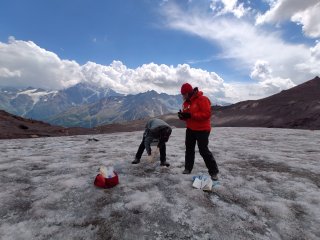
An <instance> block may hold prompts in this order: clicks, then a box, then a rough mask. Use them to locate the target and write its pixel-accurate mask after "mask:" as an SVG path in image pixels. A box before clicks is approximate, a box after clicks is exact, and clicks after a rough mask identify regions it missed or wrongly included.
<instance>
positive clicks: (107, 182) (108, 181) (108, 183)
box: [94, 172, 119, 188]
mask: <svg viewBox="0 0 320 240" xmlns="http://www.w3.org/2000/svg"><path fill="white" fill-rule="evenodd" d="M113 173H114V176H113V177H111V178H105V177H103V176H102V175H101V174H98V175H97V176H96V179H95V180H94V185H96V186H97V187H101V188H112V187H114V186H116V185H118V184H119V177H118V174H117V173H116V172H113Z"/></svg>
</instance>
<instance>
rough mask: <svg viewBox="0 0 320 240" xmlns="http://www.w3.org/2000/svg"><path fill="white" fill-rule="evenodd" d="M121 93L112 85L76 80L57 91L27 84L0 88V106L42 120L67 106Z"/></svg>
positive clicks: (11, 111) (13, 112) (14, 112)
mask: <svg viewBox="0 0 320 240" xmlns="http://www.w3.org/2000/svg"><path fill="white" fill-rule="evenodd" d="M109 96H121V94H119V93H116V92H114V91H113V90H112V89H108V88H101V87H96V86H93V85H89V84H85V83H79V84H77V85H75V86H72V87H70V88H67V89H63V90H60V91H48V90H43V89H35V88H31V87H29V88H27V89H14V88H2V89H0V108H1V109H3V110H5V111H7V112H10V113H12V114H16V115H19V116H23V117H27V118H32V119H37V120H45V119H47V118H49V117H51V116H54V115H57V114H59V113H61V112H63V111H66V110H67V109H68V108H71V107H74V106H79V105H82V104H90V103H94V102H96V101H99V100H100V99H102V98H104V97H109Z"/></svg>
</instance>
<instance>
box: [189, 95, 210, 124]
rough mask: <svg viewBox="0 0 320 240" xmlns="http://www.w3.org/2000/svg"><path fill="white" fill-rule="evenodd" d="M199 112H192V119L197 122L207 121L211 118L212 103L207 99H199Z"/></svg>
mask: <svg viewBox="0 0 320 240" xmlns="http://www.w3.org/2000/svg"><path fill="white" fill-rule="evenodd" d="M197 104H198V107H199V110H198V111H197V112H191V118H192V119H195V120H199V121H202V120H207V119H208V118H210V117H211V102H210V100H209V99H208V98H207V97H201V98H199V99H198V102H197Z"/></svg>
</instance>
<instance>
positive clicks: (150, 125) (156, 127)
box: [143, 118, 172, 155]
mask: <svg viewBox="0 0 320 240" xmlns="http://www.w3.org/2000/svg"><path fill="white" fill-rule="evenodd" d="M164 128H167V129H169V131H170V133H171V130H172V129H171V127H170V125H169V124H168V123H166V122H165V121H163V120H161V119H158V118H153V119H150V120H149V121H148V122H147V124H146V130H145V131H144V134H143V137H144V146H145V148H146V151H147V153H148V155H150V154H151V143H152V141H153V140H155V139H156V140H160V137H161V130H162V129H164Z"/></svg>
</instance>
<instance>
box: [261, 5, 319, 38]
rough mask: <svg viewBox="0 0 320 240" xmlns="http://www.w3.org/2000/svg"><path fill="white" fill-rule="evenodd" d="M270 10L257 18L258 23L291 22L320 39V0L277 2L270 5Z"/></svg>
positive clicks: (309, 34) (310, 35) (308, 34)
mask: <svg viewBox="0 0 320 240" xmlns="http://www.w3.org/2000/svg"><path fill="white" fill-rule="evenodd" d="M270 7H271V8H270V9H269V10H268V11H267V12H265V13H264V14H260V15H258V16H257V19H256V23H257V24H263V23H281V22H282V21H285V20H289V19H290V20H291V21H293V22H296V23H298V24H301V25H302V29H303V31H304V33H305V34H306V35H307V36H309V37H314V38H316V37H320V15H319V12H320V2H319V0H303V1H302V0H277V1H274V2H271V3H270Z"/></svg>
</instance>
